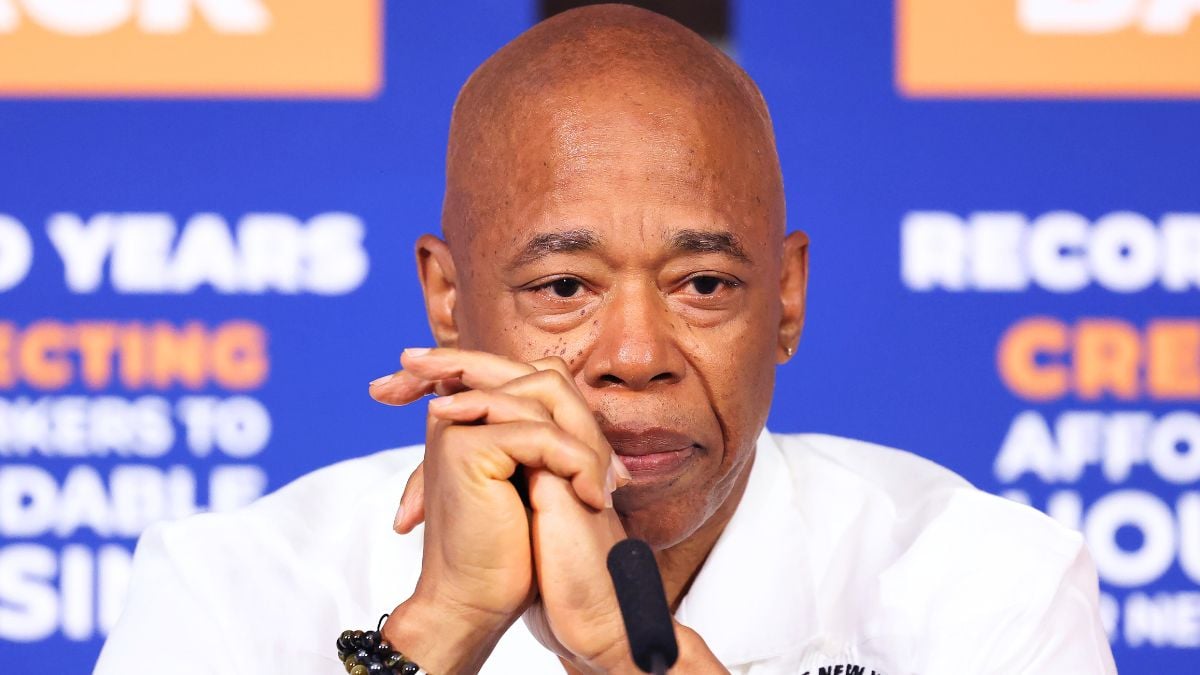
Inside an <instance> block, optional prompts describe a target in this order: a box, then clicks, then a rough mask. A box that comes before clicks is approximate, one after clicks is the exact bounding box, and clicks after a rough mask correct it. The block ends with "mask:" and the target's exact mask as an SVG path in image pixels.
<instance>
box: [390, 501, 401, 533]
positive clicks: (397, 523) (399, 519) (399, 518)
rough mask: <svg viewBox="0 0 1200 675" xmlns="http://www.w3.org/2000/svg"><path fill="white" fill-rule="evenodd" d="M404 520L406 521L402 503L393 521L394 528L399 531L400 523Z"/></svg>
mask: <svg viewBox="0 0 1200 675" xmlns="http://www.w3.org/2000/svg"><path fill="white" fill-rule="evenodd" d="M403 521H404V504H401V505H400V508H398V509H396V519H395V520H393V521H392V530H394V531H396V532H399V531H400V523H401V522H403Z"/></svg>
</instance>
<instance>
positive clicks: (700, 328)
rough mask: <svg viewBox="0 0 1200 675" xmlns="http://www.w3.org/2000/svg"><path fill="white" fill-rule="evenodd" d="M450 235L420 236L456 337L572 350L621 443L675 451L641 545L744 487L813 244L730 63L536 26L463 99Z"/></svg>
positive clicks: (651, 498)
mask: <svg viewBox="0 0 1200 675" xmlns="http://www.w3.org/2000/svg"><path fill="white" fill-rule="evenodd" d="M442 231H443V235H444V237H445V241H442V240H440V239H438V238H436V237H433V236H430V235H426V236H424V237H422V238H421V239H420V241H419V242H418V244H417V255H418V262H419V265H420V268H421V278H422V283H423V286H424V289H425V295H426V306H427V310H428V312H429V319H430V324H431V326H432V328H433V332H434V336H435V338H436V339H437V341H438V343H439V344H440V345H444V346H458V347H462V348H468V349H481V350H485V351H490V352H494V353H498V354H503V355H506V356H510V357H512V358H516V359H519V360H523V361H531V360H534V359H538V358H542V357H545V356H551V355H557V356H560V357H562V358H563V359H564V360H565V361H566V363H567V364H568V366H569V367H570V369H571V371H572V372H573V373H575V379H576V383H577V385H578V387H579V389H580V391H582V392H583V394H584V396H585V398H586V399H587V401H588V403H589V405H590V407H591V408H592V410H593V411H595V413H596V414H597V418H598V419H599V420H600V422H601V425H602V427H603V428H604V430H605V432H606V434H607V435H608V436H609V440H610V441H611V442H612V444H613V446H614V449H616V450H617V451H618V453H622V454H641V453H645V452H655V453H658V454H655V455H654V456H653V457H651V456H646V457H644V458H643V459H640V460H639V459H630V460H629V462H628V464H629V465H631V466H632V467H633V468H634V469H635V470H634V476H635V479H634V482H633V483H632V484H631V485H629V486H626V487H625V488H622V489H621V490H620V491H618V492H617V493H616V495H615V497H614V499H615V503H616V507H617V510H618V511H619V512H620V513H621V515H622V518H623V520H624V522H625V524H626V527H627V529H628V530H630V533H631V534H633V535H636V536H640V537H642V538H645V539H647V540H648V541H650V542H651V543H652V544H654V545H656V547H658V548H666V547H669V546H672V545H674V544H676V543H678V542H680V541H682V540H684V539H686V538H687V537H689V536H690V535H691V534H692V533H693V532H695V531H696V530H697V529H698V528H699V527H700V526H701V525H703V524H704V523H705V522H706V521H707V520H708V519H709V518H710V517H711V516H712V515H713V514H714V513H716V512H717V511H718V509H719V508H720V507H721V506H722V504H724V503H725V502H726V499H727V497H728V496H729V495H730V494H731V492H733V491H734V490H735V489H738V488H740V486H741V485H743V484H744V478H745V475H746V473H747V472H746V470H747V469H748V467H749V463H750V460H751V459H752V457H753V450H754V444H755V441H756V438H757V435H758V434H759V432H760V431H761V429H762V428H763V425H764V424H765V422H766V417H767V412H768V409H769V407H770V401H771V395H772V390H773V386H774V371H775V366H776V364H777V363H781V362H782V361H784V360H786V358H787V357H788V353H789V351H790V348H791V347H793V346H794V345H795V344H796V342H797V341H798V340H799V335H800V330H801V327H802V324H803V317H804V287H805V280H806V275H807V257H806V256H807V249H806V241H807V240H806V239H805V237H804V235H803V234H801V233H796V234H793V235H791V236H785V214H784V195H783V183H782V178H781V175H780V170H779V161H778V157H777V155H776V151H775V142H774V135H773V132H772V129H771V122H770V118H769V116H768V114H767V109H766V105H765V103H764V102H763V100H762V96H761V95H760V94H759V92H758V89H757V88H756V87H755V85H754V83H753V82H752V81H751V80H750V79H749V77H748V76H747V75H746V74H745V73H744V72H743V71H742V70H741V69H740V68H738V66H737V65H735V64H734V63H733V62H732V61H731V60H729V59H728V58H727V57H726V56H725V55H724V54H722V53H721V52H720V51H718V50H717V49H715V48H714V47H712V46H711V45H709V44H708V43H707V42H705V41H704V40H703V39H701V38H700V37H699V36H697V35H695V34H694V33H692V32H691V31H689V30H687V29H686V28H683V27H682V26H680V25H679V24H677V23H675V22H673V21H671V20H669V19H666V18H664V17H662V16H659V15H657V14H653V13H651V12H647V11H645V10H640V9H636V8H632V7H628V6H621V5H601V6H592V7H586V8H582V9H577V10H574V11H571V12H566V13H564V14H560V15H558V16H556V17H554V18H551V19H548V20H546V21H544V22H542V23H540V24H538V25H537V26H534V27H533V28H532V29H530V30H529V31H527V32H526V33H524V34H522V35H521V36H520V37H518V38H517V39H516V40H514V41H513V42H511V43H509V44H508V45H507V46H505V47H504V48H502V49H501V50H500V51H498V52H497V53H496V54H494V55H493V56H492V57H491V58H489V59H488V60H487V61H486V62H485V63H484V64H483V65H482V66H480V67H479V69H478V70H476V72H475V73H474V74H473V75H472V76H471V78H470V79H469V80H468V81H467V84H466V85H465V86H464V87H463V89H462V92H461V93H460V94H459V97H458V101H457V103H456V104H455V107H454V114H453V119H452V121H451V126H450V144H449V151H448V153H447V167H446V197H445V204H444V207H443V214H442ZM667 450H671V451H675V452H659V451H667Z"/></svg>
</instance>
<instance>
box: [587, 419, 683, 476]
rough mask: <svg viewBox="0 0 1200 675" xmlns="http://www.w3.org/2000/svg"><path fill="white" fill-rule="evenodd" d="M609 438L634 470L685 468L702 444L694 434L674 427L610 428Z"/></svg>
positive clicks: (622, 460) (611, 443)
mask: <svg viewBox="0 0 1200 675" xmlns="http://www.w3.org/2000/svg"><path fill="white" fill-rule="evenodd" d="M604 436H605V438H607V439H608V442H609V445H611V446H612V448H613V451H615V452H616V453H617V455H618V456H619V457H620V458H621V463H622V464H624V465H625V468H627V469H629V472H630V473H633V474H635V475H636V474H638V473H660V472H661V473H665V472H671V471H673V470H674V469H677V468H679V467H681V466H682V465H683V464H684V463H686V462H687V460H688V459H690V458H691V457H692V455H693V454H694V453H695V451H696V449H697V448H698V447H699V446H698V444H697V443H696V441H695V440H693V439H692V437H691V436H688V435H686V434H682V433H679V432H677V431H671V430H670V429H661V428H647V429H622V428H616V429H611V428H610V429H606V430H605V431H604Z"/></svg>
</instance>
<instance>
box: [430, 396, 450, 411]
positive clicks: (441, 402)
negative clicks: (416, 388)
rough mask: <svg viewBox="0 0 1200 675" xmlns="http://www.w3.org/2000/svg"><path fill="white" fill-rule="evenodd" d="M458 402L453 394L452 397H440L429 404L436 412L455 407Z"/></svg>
mask: <svg viewBox="0 0 1200 675" xmlns="http://www.w3.org/2000/svg"><path fill="white" fill-rule="evenodd" d="M456 400H457V399H455V398H454V395H453V394H451V395H450V396H438V397H437V398H435V399H433V400H431V401H430V402H429V407H430V408H432V409H434V410H445V409H447V408H450V407H453V406H454V403H455V401H456Z"/></svg>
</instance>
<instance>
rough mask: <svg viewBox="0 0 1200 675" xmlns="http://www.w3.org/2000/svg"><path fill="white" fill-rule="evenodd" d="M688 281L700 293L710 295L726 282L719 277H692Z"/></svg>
mask: <svg viewBox="0 0 1200 675" xmlns="http://www.w3.org/2000/svg"><path fill="white" fill-rule="evenodd" d="M689 283H691V284H692V288H694V289H695V290H696V292H697V293H699V294H700V295H712V294H713V293H716V292H717V291H719V290H721V286H724V285H725V284H726V283H728V282H726V281H725V280H724V279H722V278H720V277H693V278H692V279H691V280H690V282H689Z"/></svg>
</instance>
